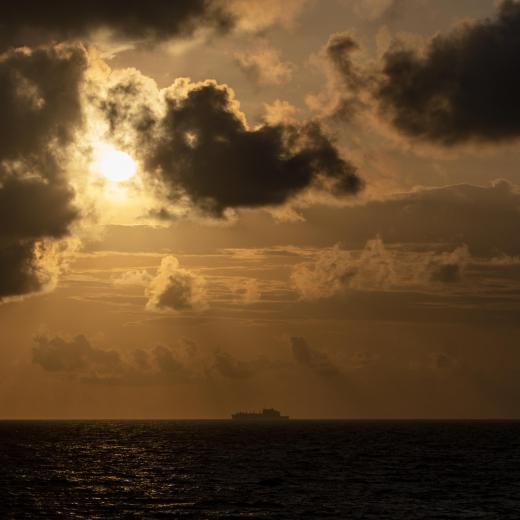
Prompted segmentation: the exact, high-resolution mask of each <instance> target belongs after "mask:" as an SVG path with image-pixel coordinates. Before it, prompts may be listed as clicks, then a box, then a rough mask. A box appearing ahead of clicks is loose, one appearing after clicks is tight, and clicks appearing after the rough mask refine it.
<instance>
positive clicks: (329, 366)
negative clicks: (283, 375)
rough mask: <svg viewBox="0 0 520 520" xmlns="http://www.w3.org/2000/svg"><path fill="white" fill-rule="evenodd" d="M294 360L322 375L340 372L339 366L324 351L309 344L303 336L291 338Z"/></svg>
mask: <svg viewBox="0 0 520 520" xmlns="http://www.w3.org/2000/svg"><path fill="white" fill-rule="evenodd" d="M290 342H291V350H292V354H293V357H294V360H295V361H296V362H297V363H298V364H299V365H301V366H303V367H306V368H309V369H311V370H312V371H313V372H316V373H317V374H319V375H322V376H333V375H338V374H339V373H340V371H339V368H338V367H337V366H336V365H335V364H334V363H333V362H332V361H331V360H330V359H329V358H328V357H327V356H326V355H325V354H324V353H322V352H319V351H317V350H315V349H313V348H311V347H310V346H309V344H308V343H307V341H306V339H305V338H303V337H301V336H293V337H291V338H290Z"/></svg>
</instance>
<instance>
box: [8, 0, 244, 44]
mask: <svg viewBox="0 0 520 520" xmlns="http://www.w3.org/2000/svg"><path fill="white" fill-rule="evenodd" d="M225 7H226V5H225V2H215V1H208V0H177V1H175V2H170V1H169V0H154V2H151V3H149V4H146V3H143V2H141V1H140V0H130V1H127V2H125V3H124V5H121V4H117V3H113V2H104V1H101V0H94V1H90V2H82V3H81V2H80V3H76V4H71V3H66V2H65V3H64V2H62V3H50V4H49V3H42V2H39V1H37V0H24V1H23V2H22V3H19V4H6V5H5V6H3V9H2V21H1V23H0V34H1V37H0V48H4V49H5V48H8V47H13V46H14V47H19V46H24V45H38V44H42V43H49V42H54V41H66V40H75V39H87V38H89V37H90V36H92V34H93V33H95V32H97V31H100V30H107V31H109V32H110V33H111V34H112V35H113V36H114V37H115V38H117V39H123V40H138V41H139V40H145V41H155V42H160V41H164V40H168V39H171V38H173V37H184V36H190V35H192V34H193V33H194V32H195V31H196V30H197V29H200V28H202V27H204V28H209V29H213V30H216V31H220V32H224V31H227V30H229V29H230V28H231V27H233V25H234V16H233V14H232V13H231V12H230V11H229V10H226V8H225Z"/></svg>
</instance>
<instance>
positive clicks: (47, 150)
mask: <svg viewBox="0 0 520 520" xmlns="http://www.w3.org/2000/svg"><path fill="white" fill-rule="evenodd" d="M29 3H30V4H34V5H32V8H31V9H28V10H23V9H15V8H14V7H12V8H11V7H9V8H6V13H5V16H4V17H3V20H2V21H1V22H0V34H1V37H0V52H1V54H0V107H1V109H2V110H1V113H2V124H1V125H0V347H1V348H0V417H2V418H49V417H53V418H98V417H117V418H120V417H126V418H218V417H227V416H229V414H230V413H232V412H234V411H236V410H238V409H257V408H263V407H271V406H272V407H276V408H279V409H280V410H282V411H283V412H284V413H287V414H289V415H291V416H292V417H300V418H332V417H343V418H367V417H368V418H387V417H402V418H418V417H419V418H423V417H424V418H432V417H450V418H451V417H460V418H468V417H486V418H488V417H518V416H519V408H518V402H519V397H520V383H519V381H520V378H519V377H518V375H520V352H518V351H517V345H518V344H519V340H520V330H519V328H518V318H519V310H520V239H519V238H518V237H519V234H518V228H519V224H520V187H519V184H520V177H519V175H520V174H519V166H520V149H519V147H518V138H519V137H520V102H519V100H518V92H520V73H519V72H518V71H519V68H518V56H519V55H520V54H519V53H520V39H519V38H518V34H520V3H518V2H516V1H513V0H505V1H502V2H496V1H495V0H457V1H456V2H453V1H447V0H328V1H318V0H284V1H282V0H211V1H210V0H196V1H193V0H190V1H178V2H169V1H160V0H156V1H153V2H147V3H143V2H140V1H135V2H133V1H132V2H127V4H126V6H125V9H124V10H123V9H122V8H120V7H117V6H115V3H107V2H85V3H84V4H78V5H76V6H74V7H59V8H58V6H56V7H48V6H46V5H45V6H44V5H43V3H41V2H33V3H31V2H29Z"/></svg>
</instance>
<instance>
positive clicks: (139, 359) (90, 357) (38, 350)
mask: <svg viewBox="0 0 520 520" xmlns="http://www.w3.org/2000/svg"><path fill="white" fill-rule="evenodd" d="M32 360H33V363H34V364H36V365H39V366H40V367H41V368H42V369H43V370H45V371H46V372H48V373H51V374H53V375H54V376H56V377H65V378H69V379H73V380H77V381H81V382H83V383H91V384H92V383H96V384H100V383H101V384H111V385H157V384H175V383H196V382H208V381H209V380H210V379H211V378H213V377H215V376H217V377H218V378H224V379H229V380H244V379H249V378H251V377H253V376H254V375H256V374H258V373H260V372H262V371H264V370H267V369H270V368H272V367H273V365H272V363H270V362H269V361H268V360H266V359H263V358H258V359H253V360H249V361H248V360H240V359H237V358H235V357H234V356H232V355H231V354H229V353H228V352H225V351H222V350H216V351H215V350H211V351H208V352H201V351H200V349H199V347H198V345H197V344H196V343H195V342H193V341H191V340H189V339H182V340H181V341H179V342H178V343H177V344H176V345H174V346H167V345H155V346H150V347H146V348H137V349H132V350H128V349H125V350H117V349H114V348H112V349H110V348H101V347H97V346H95V345H94V344H93V343H92V341H91V340H90V339H88V338H87V337H85V336H84V335H78V336H76V337H73V338H62V337H61V336H54V337H47V336H37V337H36V338H34V346H33V350H32Z"/></svg>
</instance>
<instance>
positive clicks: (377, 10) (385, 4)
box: [354, 0, 398, 21]
mask: <svg viewBox="0 0 520 520" xmlns="http://www.w3.org/2000/svg"><path fill="white" fill-rule="evenodd" d="M397 3H398V1H397V0H357V1H356V2H355V3H354V12H355V13H356V14H357V15H358V16H359V17H360V18H364V19H367V20H370V21H374V20H378V19H379V18H381V17H383V16H384V15H386V14H387V13H388V12H389V11H391V10H392V9H393V8H394V7H395V6H396V4H397Z"/></svg>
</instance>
